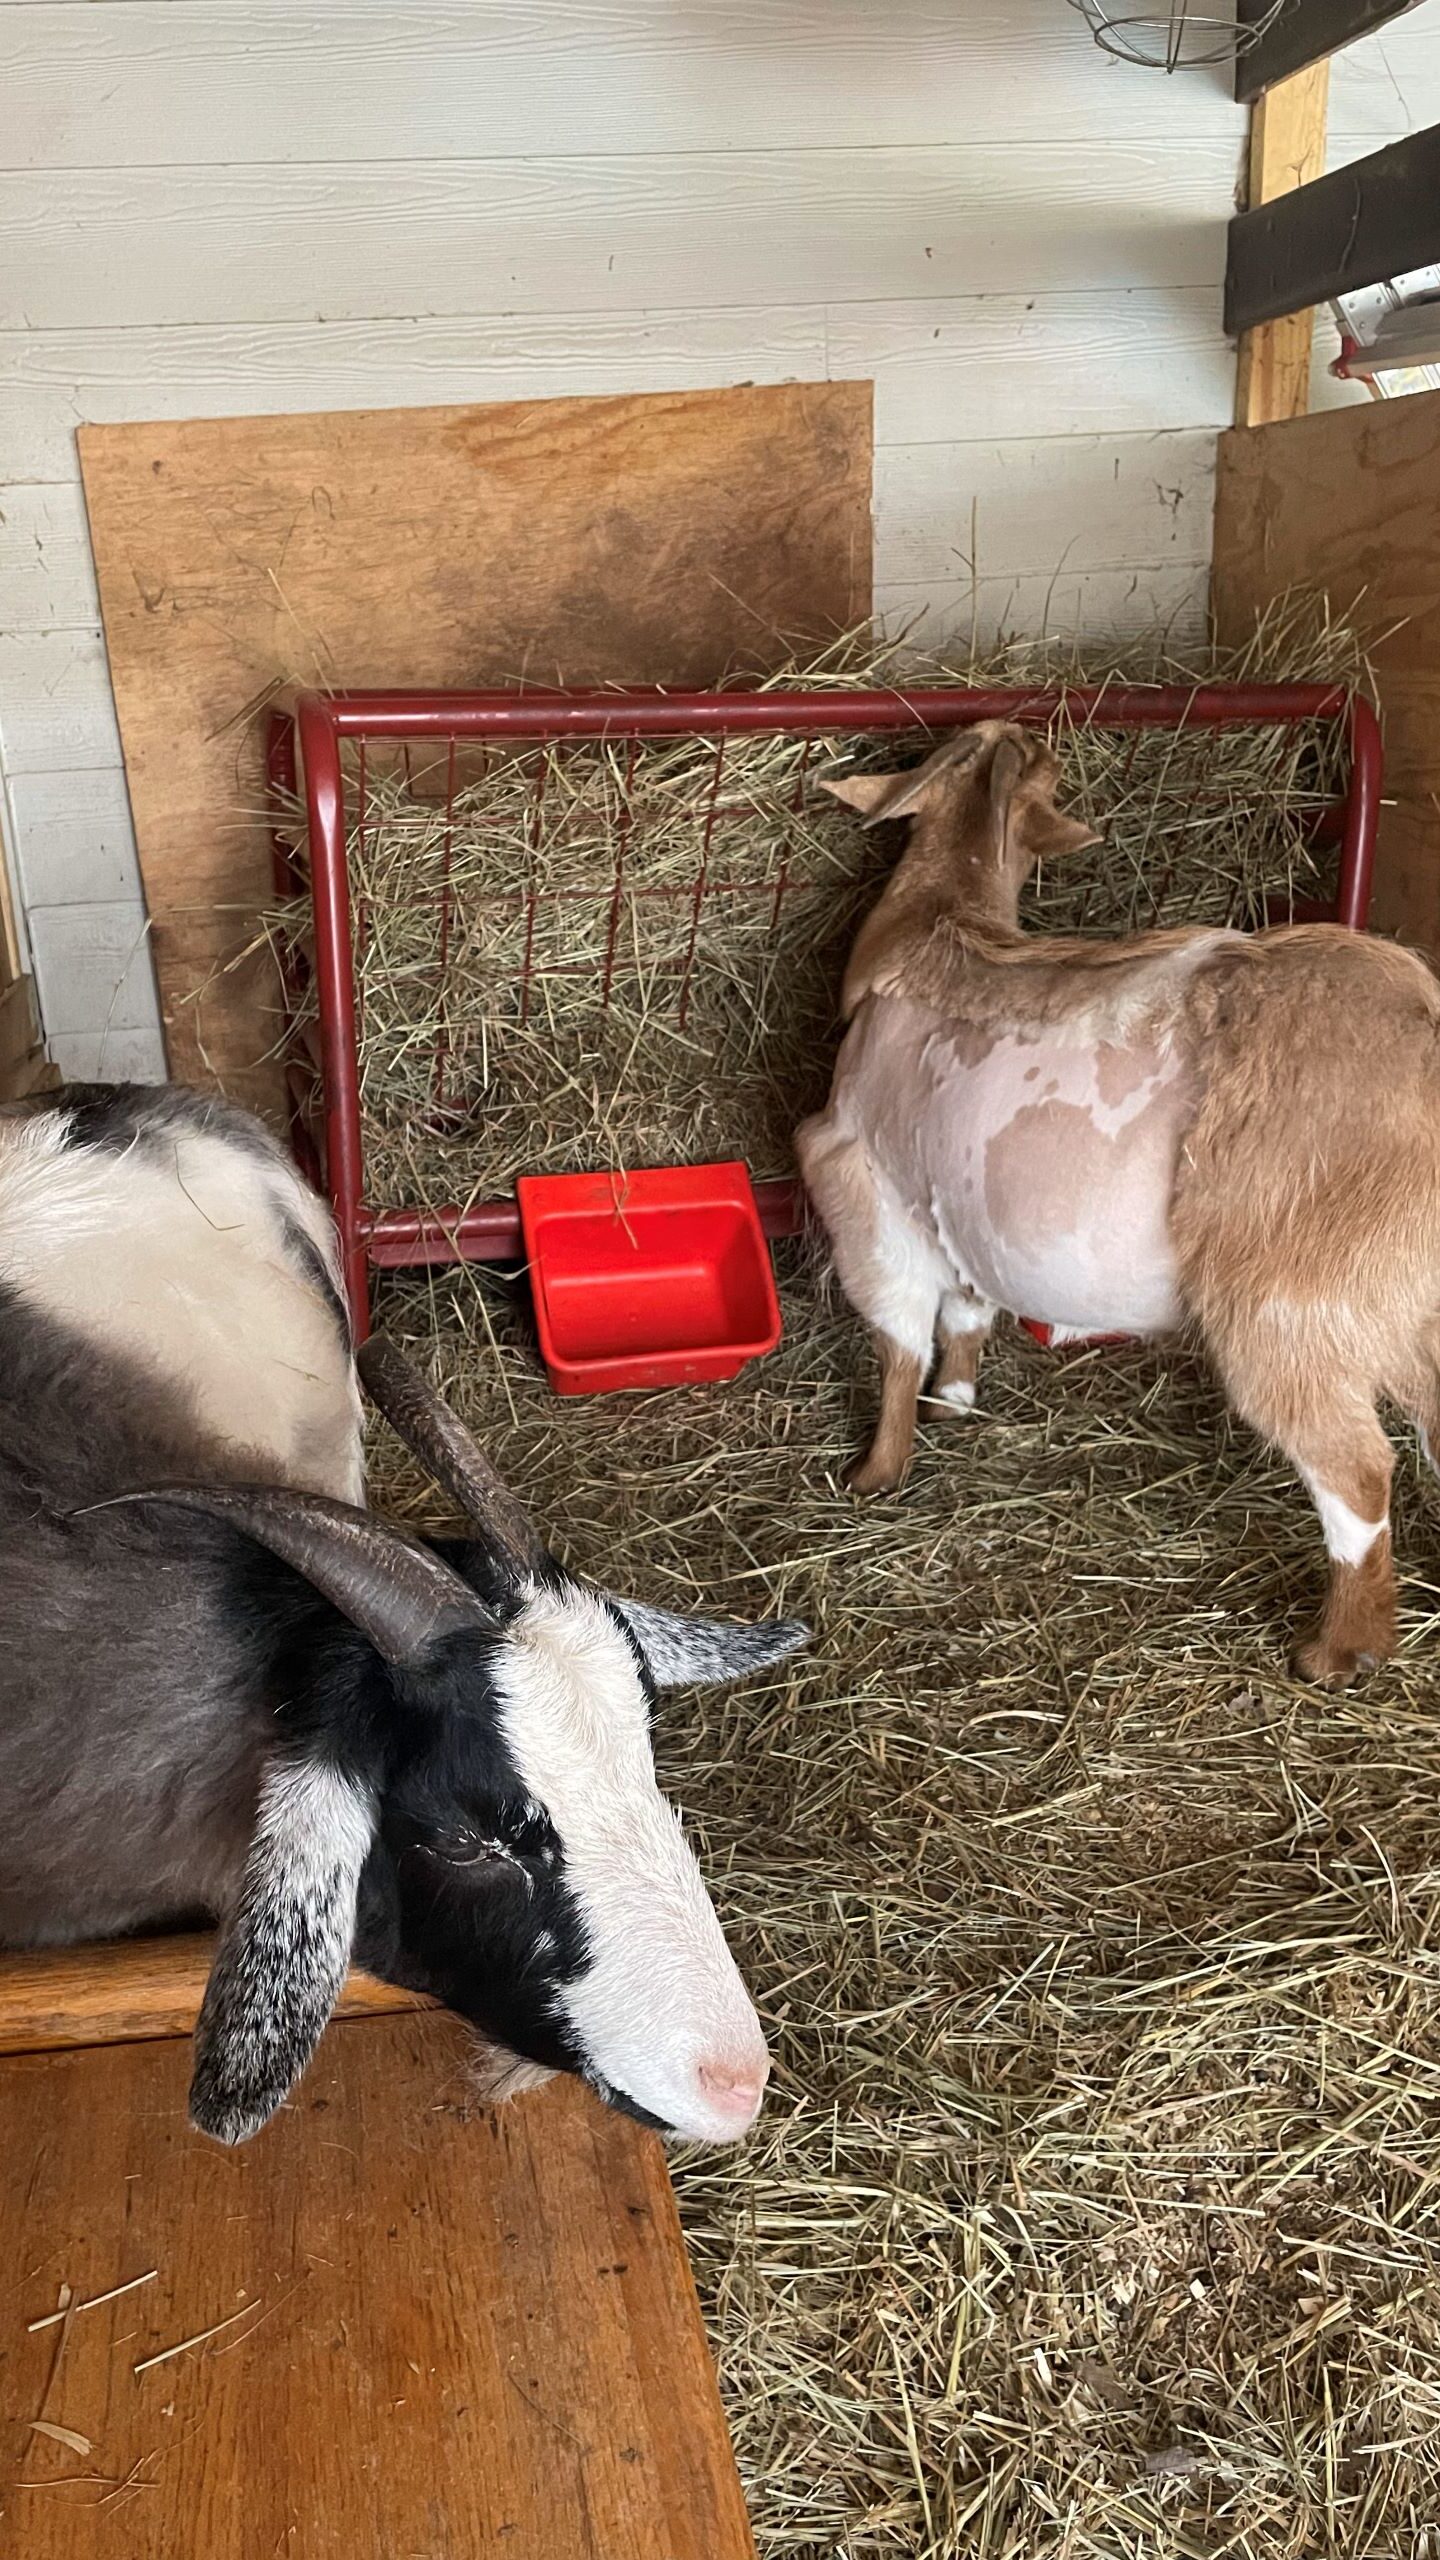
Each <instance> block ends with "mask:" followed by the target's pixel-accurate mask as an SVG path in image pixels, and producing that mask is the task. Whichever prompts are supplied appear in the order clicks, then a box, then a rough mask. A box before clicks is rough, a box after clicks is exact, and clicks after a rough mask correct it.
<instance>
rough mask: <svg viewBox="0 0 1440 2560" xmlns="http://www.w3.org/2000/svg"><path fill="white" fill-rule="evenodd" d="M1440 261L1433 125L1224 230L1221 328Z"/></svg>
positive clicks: (1439, 187)
mask: <svg viewBox="0 0 1440 2560" xmlns="http://www.w3.org/2000/svg"><path fill="white" fill-rule="evenodd" d="M1437 261H1440V124H1436V125H1427V126H1426V128H1425V130H1424V131H1423V132H1422V133H1412V134H1407V136H1406V137H1405V140H1404V141H1403V142H1389V143H1387V144H1386V145H1385V147H1384V149H1383V150H1381V151H1375V152H1371V153H1369V154H1367V156H1366V157H1365V159H1363V160H1354V161H1351V162H1350V163H1349V164H1348V165H1347V166H1346V167H1345V168H1343V169H1332V170H1331V171H1330V173H1329V175H1328V176H1326V177H1323V178H1312V180H1311V181H1310V184H1309V185H1308V186H1305V187H1297V188H1295V189H1293V190H1292V191H1291V193H1290V194H1289V195H1288V196H1283V197H1282V198H1281V200H1280V202H1279V203H1278V204H1275V205H1256V206H1255V207H1254V209H1253V210H1252V211H1251V212H1249V213H1242V214H1238V215H1237V216H1236V218H1235V220H1234V221H1233V222H1232V223H1231V225H1230V246H1229V256H1228V259H1227V263H1226V270H1225V321H1226V326H1227V328H1231V329H1236V330H1239V329H1248V328H1251V327H1253V326H1254V325H1255V323H1256V322H1257V321H1261V320H1273V319H1275V318H1278V317H1279V316H1280V315H1281V314H1283V313H1285V312H1289V311H1301V310H1305V309H1308V308H1309V306H1310V305H1311V304H1313V303H1317V302H1332V301H1334V300H1336V299H1337V298H1339V297H1340V296H1342V295H1344V294H1347V293H1354V292H1356V291H1358V289H1359V288H1360V287H1361V286H1362V285H1368V284H1384V283H1387V282H1388V281H1389V280H1390V278H1391V277H1393V276H1403V275H1409V274H1410V273H1411V272H1412V270H1413V269H1414V268H1416V267H1424V266H1430V265H1432V264H1434V263H1436V262H1437Z"/></svg>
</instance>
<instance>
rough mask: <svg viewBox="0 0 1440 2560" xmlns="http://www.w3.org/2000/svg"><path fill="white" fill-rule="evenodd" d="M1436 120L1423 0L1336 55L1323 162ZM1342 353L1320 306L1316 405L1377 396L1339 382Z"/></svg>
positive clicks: (1437, 34) (1438, 85) (1431, 35)
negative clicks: (1337, 365)
mask: <svg viewBox="0 0 1440 2560" xmlns="http://www.w3.org/2000/svg"><path fill="white" fill-rule="evenodd" d="M1432 124H1440V7H1437V6H1436V0H1423V5H1422V6H1421V7H1420V8H1418V9H1412V10H1408V11H1407V12H1406V14H1405V16H1404V17H1403V18H1393V19H1392V20H1391V22H1390V24H1389V25H1388V26H1386V27H1382V28H1381V29H1380V30H1379V32H1378V33H1377V34H1375V35H1373V36H1362V37H1361V39H1360V41H1359V43H1358V44H1352V45H1350V46H1348V47H1347V49H1346V51H1345V52H1344V53H1337V54H1336V55H1335V56H1334V58H1333V60H1332V62H1331V65H1330V115H1329V124H1328V128H1327V141H1326V152H1325V166H1326V168H1327V169H1348V168H1349V166H1350V163H1351V161H1352V160H1363V159H1364V158H1365V157H1366V155H1367V153H1368V152H1371V151H1383V149H1384V147H1385V145H1386V143H1387V142H1399V141H1402V140H1403V138H1404V136H1405V135H1406V134H1407V133H1422V132H1423V131H1424V129H1425V127H1426V126H1427V125H1432ZM1339 353H1340V332H1339V330H1338V329H1337V328H1336V326H1335V323H1334V321H1333V320H1332V319H1331V317H1330V314H1329V312H1328V310H1322V311H1317V312H1316V314H1315V354H1314V361H1313V363H1312V365H1311V369H1310V406H1311V408H1312V409H1341V408H1347V407H1349V406H1350V405H1351V404H1352V403H1353V402H1355V401H1357V400H1370V399H1373V397H1374V394H1373V392H1371V391H1368V390H1367V389H1366V387H1365V384H1364V383H1363V382H1337V381H1336V379H1335V377H1334V375H1333V374H1332V373H1331V371H1330V367H1331V365H1332V364H1333V363H1334V361H1335V358H1336V357H1337V356H1338V354H1339Z"/></svg>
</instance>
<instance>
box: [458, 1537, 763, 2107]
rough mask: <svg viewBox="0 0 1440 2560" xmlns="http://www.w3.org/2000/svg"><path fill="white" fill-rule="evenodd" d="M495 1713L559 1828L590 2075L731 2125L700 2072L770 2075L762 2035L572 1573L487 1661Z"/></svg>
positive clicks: (620, 1659) (580, 2032)
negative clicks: (725, 2069) (577, 1923)
mask: <svg viewBox="0 0 1440 2560" xmlns="http://www.w3.org/2000/svg"><path fill="white" fill-rule="evenodd" d="M496 1685H497V1690H498V1695H499V1706H500V1723H501V1729H502V1732H503V1735H504V1739H505V1743H506V1746H507V1748H508V1750H509V1752H510V1755H511V1757H512V1759H513V1760H514V1763H515V1766H516V1768H517V1769H518V1771H519V1773H520V1777H521V1780H522V1783H523V1784H524V1786H525V1788H526V1790H527V1792H528V1793H529V1794H530V1795H532V1796H533V1797H534V1798H535V1800H536V1802H537V1803H538V1804H540V1805H541V1806H543V1807H544V1809H545V1811H546V1813H548V1815H549V1817H550V1820H551V1821H552V1822H553V1824H554V1826H555V1829H556V1831H557V1833H558V1835H559V1838H560V1844H561V1848H562V1850H563V1853H564V1859H565V1881H566V1883H567V1885H568V1886H569V1888H570V1890H571V1892H572V1893H573V1894H574V1896H575V1900H576V1903H577V1906H578V1909H579V1912H580V1918H581V1921H582V1924H583V1926H584V1929H585V1933H586V1938H587V1942H588V1948H589V1956H590V1962H589V1965H588V1968H587V1970H586V1971H585V1972H584V1973H583V1974H582V1975H581V1976H580V1977H579V1978H578V1980H576V1981H574V1982H572V1983H569V1984H567V1985H566V1986H565V1987H564V1989H563V1990H562V1992H561V1994H560V2006H561V2009H562V2012H563V2014H564V2017H565V2019H566V2021H567V2022H568V2024H569V2026H570V2028H571V2030H572V2032H573V2034H574V2035H575V2037H576V2040H577V2042H578V2043H579V2045H580V2047H581V2050H582V2052H583V2053H584V2055H585V2057H586V2060H587V2063H588V2064H589V2066H590V2067H591V2068H592V2070H593V2071H594V2073H595V2075H596V2076H597V2077H598V2078H600V2079H601V2080H603V2081H604V2082H606V2083H607V2084H608V2085H609V2086H610V2087H611V2088H613V2089H616V2090H619V2091H620V2092H621V2093H622V2094H623V2095H625V2096H626V2097H629V2098H632V2099H634V2100H635V2101H636V2102H637V2103H638V2104H639V2105H640V2106H642V2107H644V2108H646V2109H647V2110H648V2111H649V2112H650V2113H651V2114H652V2115H655V2116H658V2117H660V2118H661V2119H662V2120H663V2121H664V2122H665V2123H667V2124H670V2125H673V2126H674V2127H675V2128H676V2130H677V2131H678V2132H681V2133H686V2134H690V2135H694V2136H696V2137H698V2138H700V2139H702V2140H703V2139H705V2138H706V2137H707V2136H715V2137H716V2138H721V2139H724V2138H727V2137H728V2136H729V2135H731V2134H733V2133H734V2131H735V2130H736V2127H735V2125H734V2123H733V2122H726V2120H725V2118H724V2116H723V2114H718V2113H717V2112H716V2111H715V2110H714V2109H713V2108H711V2107H710V2106H708V2105H707V2103H706V2100H705V2097H704V2093H703V2091H702V2090H701V2089H700V2088H699V2086H698V2083H697V2078H696V2074H697V2072H698V2070H699V2068H700V2066H701V2064H702V2063H712V2064H713V2063H714V2062H715V2061H716V2060H717V2058H718V2059H719V2060H720V2061H722V2062H724V2063H727V2064H733V2065H734V2066H735V2068H736V2069H737V2070H738V2071H750V2070H753V2071H754V2073H755V2074H756V2076H757V2079H760V2080H763V2078H764V2074H765V2068H766V2062H765V2047H764V2039H763V2037H762V2036H761V2033H760V2026H759V2022H758V2020H757V2018H756V2016H755V2012H754V2009H753V2008H752V2006H751V2003H750V2000H749V1997H748V1995H747V1993H746V1991H745V1987H744V1984H743V1983H742V1982H741V1979H740V1976H739V1973H738V1971H737V1970H736V1966H735V1962H734V1959H733V1957H732V1956H731V1954H730V1951H729V1949H728V1947H727V1946H726V1944H725V1940H724V1936H723V1934H722V1932H721V1928H720V1923H719V1921H718V1919H717V1918H716V1915H715V1911H714V1907H713V1905H712V1904H711V1901H710V1897H709V1895H708V1893H707V1892H706V1890H705V1884H704V1880H703V1878H702V1876H701V1874H700V1869H699V1867H698V1865H697V1864H696V1861H695V1858H694V1855H693V1853H692V1851H691V1850H690V1848H689V1846H688V1845H687V1843H686V1840H685V1836H684V1833H683V1831H682V1830H681V1827H680V1822H679V1818H678V1816H677V1815H676V1813H675V1812H674V1811H673V1810H672V1808H671V1807H670V1806H669V1805H668V1804H667V1803H666V1801H665V1799H664V1797H663V1796H662V1795H661V1793H660V1790H659V1788H658V1786H657V1785H656V1783H655V1770H654V1763H653V1760H652V1757H651V1750H650V1729H649V1710H648V1706H647V1702H646V1698H645V1693H644V1690H643V1688H642V1686H641V1681H640V1675H639V1672H638V1670H637V1668H636V1664H635V1657H634V1655H633V1653H632V1652H631V1649H630V1646H629V1645H628V1643H627V1642H626V1639H625V1637H624V1635H623V1634H622V1633H621V1631H620V1629H619V1627H618V1626H617V1625H616V1624H615V1621H614V1619H613V1618H612V1617H611V1615H610V1612H609V1611H608V1609H606V1608H605V1606H604V1605H603V1603H602V1602H601V1601H600V1600H598V1599H597V1598H595V1597H594V1596H593V1595H592V1594H590V1593H589V1592H586V1591H584V1590H581V1589H579V1588H577V1587H574V1586H571V1587H570V1588H567V1589H566V1590H563V1591H560V1592H555V1591H549V1590H538V1591H535V1592H533V1593H532V1594H531V1596H530V1597H529V1598H528V1599H527V1600H526V1602H525V1604H524V1606H523V1607H522V1609H521V1611H520V1613H519V1616H518V1618H517V1619H516V1620H515V1621H514V1623H513V1625H512V1628H511V1630H510V1635H509V1641H508V1642H507V1643H506V1644H504V1645H503V1646H502V1647H501V1648H499V1651H498V1654H497V1658H496Z"/></svg>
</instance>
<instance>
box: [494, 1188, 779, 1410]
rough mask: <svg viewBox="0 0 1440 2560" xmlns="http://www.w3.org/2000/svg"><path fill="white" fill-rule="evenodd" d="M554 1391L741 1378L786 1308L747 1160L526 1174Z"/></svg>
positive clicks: (526, 1207)
mask: <svg viewBox="0 0 1440 2560" xmlns="http://www.w3.org/2000/svg"><path fill="white" fill-rule="evenodd" d="M515 1193H516V1198H517V1199H518V1201H519V1204H520V1223H521V1227H522V1229H523V1231H524V1236H525V1251H526V1256H527V1258H528V1260H529V1264H530V1282H531V1287H532V1289H533V1291H534V1297H535V1321H536V1325H537V1327H538V1330H539V1334H540V1349H541V1352H542V1354H543V1355H544V1360H545V1366H546V1369H547V1370H548V1372H549V1376H550V1384H551V1385H552V1387H553V1388H554V1389H555V1392H556V1394H557V1395H562V1396H582V1395H614V1394H616V1393H617V1392H618V1391H619V1390H621V1389H623V1388H626V1387H676V1386H689V1385H694V1384H696V1383H698V1382H700V1381H703V1380H711V1379H718V1378H733V1377H734V1376H735V1375H736V1374H737V1372H738V1371H739V1370H741V1369H743V1368H744V1366H745V1363H746V1361H747V1360H755V1359H758V1358H759V1356H760V1355H761V1353H762V1352H766V1351H773V1350H774V1348H775V1345H776V1343H777V1342H778V1341H779V1339H780V1305H779V1300H778V1299H777V1297H776V1295H775V1279H774V1274H773V1273H772V1271H771V1268H770V1251H769V1247H768V1246H767V1244H766V1242H765V1236H764V1231H763V1229H762V1227H761V1224H760V1213H759V1210H758V1209H757V1208H756V1205H755V1194H754V1192H753V1190H752V1189H751V1185H750V1176H749V1173H748V1171H747V1170H746V1168H745V1166H744V1165H743V1164H698V1165H683V1166H682V1165H665V1166H661V1167H657V1168H656V1169H654V1170H653V1171H650V1172H646V1173H558V1174H526V1175H523V1176H522V1177H521V1179H520V1180H519V1181H518V1182H517V1183H516V1185H515Z"/></svg>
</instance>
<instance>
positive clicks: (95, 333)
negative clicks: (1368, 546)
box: [0, 230, 1233, 764]
mask: <svg viewBox="0 0 1440 2560" xmlns="http://www.w3.org/2000/svg"><path fill="white" fill-rule="evenodd" d="M1215 237H1216V240H1217V242H1218V241H1219V239H1220V237H1221V234H1220V233H1219V232H1218V230H1217V232H1216V234H1215ZM827 322H828V328H829V334H830V337H831V340H832V342H833V343H832V346H831V350H830V359H829V361H830V368H831V370H832V371H834V372H835V373H837V374H844V373H847V372H848V373H850V374H852V375H854V376H856V377H857V378H863V377H868V376H870V375H872V374H874V375H877V376H878V377H879V379H880V386H881V415H880V417H879V419H878V420H877V427H878V430H879V437H880V441H882V442H884V443H888V444H897V443H905V444H913V443H920V442H925V443H932V444H948V443H951V442H952V441H953V440H954V439H955V436H956V431H957V427H958V428H963V430H964V435H965V439H966V440H967V441H968V442H980V441H989V440H995V439H1000V438H1006V437H1014V438H1018V439H1021V440H1023V441H1026V442H1028V441H1029V440H1030V439H1031V438H1032V437H1033V435H1034V433H1035V428H1036V422H1037V420H1038V421H1041V422H1043V425H1044V428H1045V432H1046V436H1047V438H1052V437H1061V436H1068V435H1076V434H1078V435H1121V434H1126V433H1140V434H1154V433H1161V432H1164V431H1166V430H1170V429H1178V428H1191V429H1194V428H1201V427H1207V426H1209V427H1219V426H1224V425H1226V424H1228V422H1229V419H1230V417H1231V414H1232V408H1233V358H1232V355H1231V351H1230V349H1229V347H1228V345H1227V343H1226V340H1225V337H1224V334H1223V332H1222V330H1221V328H1220V300H1219V291H1218V282H1217V287H1216V289H1215V290H1213V291H1206V292H1201V291H1191V292H1183V293H1156V292H1149V291H1140V292H1133V293H1127V294H1125V295H1123V296H1121V297H1119V298H1118V299H1115V300H1112V299H1110V298H1108V297H1106V296H1104V295H1099V294H1096V295H1090V294H1064V295H1048V296H1045V297H1043V298H1041V299H1039V300H1035V299H1034V298H1033V297H1032V298H1026V297H1019V296H1011V295H1003V294H1002V295H995V296H993V297H992V296H986V297H977V298H975V299H973V300H966V301H961V300H951V301H947V302H943V303H940V304H938V305H937V304H933V303H929V302H919V303H893V302H885V303H876V304H870V305H864V306H858V305H857V306H852V307H846V306H844V305H836V306H832V308H831V309H830V311H829V312H828V314H827V313H826V311H824V310H823V309H821V308H820V307H818V306H813V307H812V306H807V307H805V308H804V309H800V310H794V311H788V312H779V311H764V310H741V311H734V312H719V313H704V312H699V313H693V314H692V313H688V312H664V311H655V312H649V313H644V314H640V313H635V314H632V315H630V316H629V318H623V317H622V318H614V319H611V318H605V317H600V316H595V315H586V314H577V315H571V316H567V317H552V318H549V319H533V320H506V319H487V320H486V321H485V322H484V324H483V328H478V327H477V326H476V325H475V324H474V323H471V324H469V325H468V326H467V325H464V324H461V323H458V322H456V321H452V320H441V321H432V320H425V319H421V320H416V321H414V322H405V321H399V320H383V321H374V322H364V321H336V322H333V323H332V322H326V323H324V324H320V323H316V324H313V325H312V326H310V327H308V328H300V327H293V328H284V327H274V328H263V329H238V328H235V329H232V328H185V329H173V330H171V329H115V330H105V329H93V330H59V331H48V330H47V331H43V332H34V333H26V332H23V331H21V332H13V331H12V332H9V333H6V334H5V335H3V336H0V480H9V481H11V482H26V481H50V480H68V479H69V478H71V477H72V475H73V473H74V469H75V430H76V422H77V419H80V418H91V419H95V420H99V421H104V422H106V423H110V422H115V423H125V422H129V421H131V420H135V419H145V420H151V419H154V418H156V417H165V416H171V417H177V416H178V417H197V416H205V415H216V414H218V413H220V412H221V411H223V412H224V413H225V414H227V415H234V414H245V415H251V414H256V413H262V414H263V413H269V412H273V411H280V410H285V409H298V410H307V409H313V408H314V406H315V403H316V400H317V399H323V400H324V402H325V403H326V405H327V406H328V407H329V408H331V409H349V408H357V409H361V408H384V407H386V406H389V405H391V404H397V405H398V404H401V403H413V402H414V401H415V400H416V399H417V397H419V398H422V399H425V400H432V399H433V400H435V401H445V402H451V401H459V400H494V401H502V400H519V399H545V398H549V397H551V396H552V395H555V394H562V393H566V392H568V391H574V392H579V393H586V394H594V393H599V394H606V393H611V392H622V391H626V392H629V391H665V390H700V389H704V388H706V387H707V386H708V385H715V386H717V387H719V386H723V385H724V384H726V383H729V382H736V381H765V380H780V379H782V378H784V377H786V376H797V375H798V376H808V377H812V378H814V377H819V376H823V374H824V373H825V370H826V332H827ZM932 370H933V380H932ZM5 627H6V622H5V609H4V604H3V600H0V629H3V628H5ZM3 699H4V696H3V695H0V701H3ZM50 762H51V763H52V764H53V762H54V759H53V758H52V759H50Z"/></svg>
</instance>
